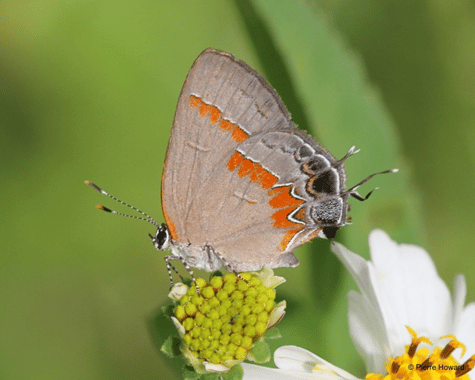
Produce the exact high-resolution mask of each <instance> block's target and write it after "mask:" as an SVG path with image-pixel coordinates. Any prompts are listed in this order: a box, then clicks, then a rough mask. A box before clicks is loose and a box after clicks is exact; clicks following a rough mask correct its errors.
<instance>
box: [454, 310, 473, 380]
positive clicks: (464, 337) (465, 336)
mask: <svg viewBox="0 0 475 380" xmlns="http://www.w3.org/2000/svg"><path fill="white" fill-rule="evenodd" d="M455 335H456V337H457V338H459V339H460V340H461V341H462V342H463V343H464V344H465V346H466V347H467V352H466V353H465V355H464V356H463V357H462V359H461V361H462V362H464V361H465V360H466V359H468V358H469V357H470V356H471V355H474V354H475V302H471V303H469V304H468V305H467V306H465V308H464V310H463V312H462V315H461V317H460V323H459V325H458V327H457V331H456V332H455ZM470 374H471V373H470ZM471 375H472V378H474V376H473V374H471Z"/></svg>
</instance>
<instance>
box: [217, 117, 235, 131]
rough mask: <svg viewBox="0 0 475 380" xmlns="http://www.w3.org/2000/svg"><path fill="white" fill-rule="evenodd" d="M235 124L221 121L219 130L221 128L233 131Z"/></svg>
mask: <svg viewBox="0 0 475 380" xmlns="http://www.w3.org/2000/svg"><path fill="white" fill-rule="evenodd" d="M233 127H234V124H233V123H231V122H230V121H229V120H224V119H223V120H221V124H220V125H219V128H221V129H222V130H223V131H230V130H231V129H233Z"/></svg>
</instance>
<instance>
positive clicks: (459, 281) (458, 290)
mask: <svg viewBox="0 0 475 380" xmlns="http://www.w3.org/2000/svg"><path fill="white" fill-rule="evenodd" d="M466 296H467V284H466V282H465V277H464V275H463V274H459V275H457V276H456V277H455V280H454V316H453V318H454V324H455V329H456V330H457V329H458V325H459V323H460V318H461V316H462V312H463V305H464V304H465V297H466Z"/></svg>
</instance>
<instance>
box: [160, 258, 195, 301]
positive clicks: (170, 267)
mask: <svg viewBox="0 0 475 380" xmlns="http://www.w3.org/2000/svg"><path fill="white" fill-rule="evenodd" d="M171 260H180V261H181V262H182V263H183V266H184V267H185V269H186V270H187V271H188V273H189V274H190V275H191V279H192V280H193V282H194V284H195V286H196V290H197V291H198V293H199V292H200V288H199V287H198V285H197V283H196V278H195V275H194V273H193V269H191V267H190V266H189V265H188V263H187V262H186V260H185V259H184V258H183V257H181V256H172V255H170V256H165V262H166V263H167V271H168V277H169V278H170V289H171V288H172V287H173V276H172V269H173V271H175V273H176V274H177V275H178V276H180V279H181V281H184V280H183V276H182V275H181V274H180V273H178V271H177V270H176V268H175V267H174V266H173V264H172V263H171V262H170V261H171Z"/></svg>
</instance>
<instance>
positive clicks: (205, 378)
mask: <svg viewBox="0 0 475 380" xmlns="http://www.w3.org/2000/svg"><path fill="white" fill-rule="evenodd" d="M218 379H219V373H205V374H204V375H201V380H218Z"/></svg>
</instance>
